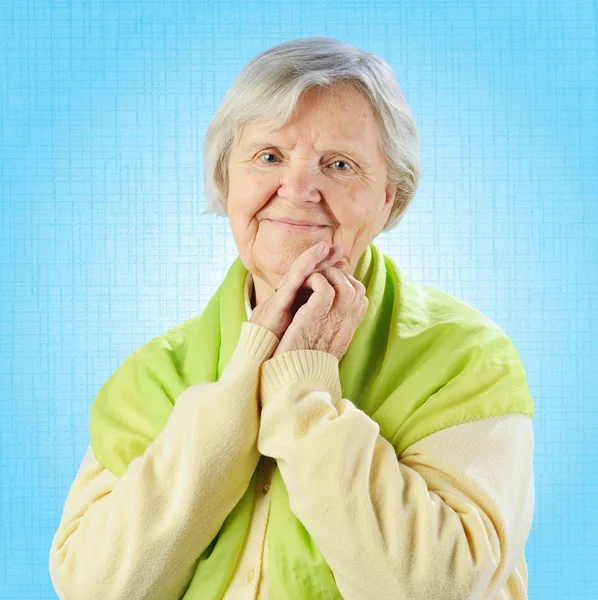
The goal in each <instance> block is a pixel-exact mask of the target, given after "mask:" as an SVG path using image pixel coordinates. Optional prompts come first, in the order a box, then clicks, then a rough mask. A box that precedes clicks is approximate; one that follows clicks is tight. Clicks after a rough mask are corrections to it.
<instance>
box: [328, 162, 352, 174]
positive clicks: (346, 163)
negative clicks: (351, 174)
mask: <svg viewBox="0 0 598 600" xmlns="http://www.w3.org/2000/svg"><path fill="white" fill-rule="evenodd" d="M336 163H344V164H345V165H347V166H348V167H351V165H350V164H349V163H348V162H347V161H344V160H335V161H334V162H333V163H331V164H333V165H334V164H336ZM340 170H341V171H347V170H348V169H340Z"/></svg>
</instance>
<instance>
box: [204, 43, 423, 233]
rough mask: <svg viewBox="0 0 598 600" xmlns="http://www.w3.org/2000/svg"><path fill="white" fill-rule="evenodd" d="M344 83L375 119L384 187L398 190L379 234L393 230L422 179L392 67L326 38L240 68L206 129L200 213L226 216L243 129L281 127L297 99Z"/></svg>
mask: <svg viewBox="0 0 598 600" xmlns="http://www.w3.org/2000/svg"><path fill="white" fill-rule="evenodd" d="M340 82H342V83H346V84H349V85H352V86H354V87H355V88H356V89H357V90H358V91H360V92H362V93H363V94H364V95H365V97H366V98H367V99H368V100H369V101H370V103H371V105H372V108H373V110H374V113H375V115H376V116H377V118H378V122H379V125H380V131H381V147H380V150H381V151H382V153H383V155H384V156H385V157H386V163H387V171H388V183H390V184H392V185H396V186H397V193H396V197H395V201H394V205H393V207H392V209H391V212H390V214H389V217H388V220H387V221H386V224H385V226H384V229H383V231H389V230H390V229H392V228H393V227H395V226H396V225H397V224H398V223H399V221H400V220H401V218H402V216H403V215H404V213H405V210H406V209H407V206H408V205H409V203H410V202H411V200H412V199H413V197H414V196H415V192H416V190H417V186H418V184H419V179H420V160H419V133H418V130H417V126H416V124H415V120H414V118H413V115H412V114H411V110H410V108H409V106H408V104H407V101H406V99H405V96H404V95H403V92H402V91H401V87H400V86H399V83H398V81H397V79H396V76H395V74H394V71H393V69H392V67H391V66H390V65H389V64H388V63H387V62H386V61H385V60H383V59H382V58H380V57H379V56H377V55H375V54H372V53H371V52H366V51H365V50H361V49H359V48H355V47H354V46H351V45H350V44H346V43H344V42H341V41H339V40H336V39H333V38H328V37H304V38H298V39H295V40H290V41H287V42H284V43H282V44H278V45H277V46H273V47H271V48H268V49H267V50H265V51H263V52H261V53H260V54H258V55H257V56H255V57H254V58H252V59H251V60H250V61H249V62H248V63H247V64H246V65H245V66H244V67H243V69H242V70H241V72H240V73H239V75H238V77H237V78H236V80H235V81H234V82H233V84H232V86H231V87H230V89H229V90H228V92H227V94H226V95H225V97H224V99H223V100H222V103H221V104H220V106H219V107H218V110H217V111H216V114H215V115H214V117H213V119H212V121H211V122H210V125H209V126H208V129H207V132H206V137H205V140H204V147H203V161H204V189H205V195H206V201H207V205H208V208H207V209H206V210H205V211H204V212H203V214H218V215H221V216H226V214H227V212H226V199H227V197H228V161H229V158H230V153H231V150H232V147H233V144H234V143H235V142H236V141H238V136H239V134H240V132H241V131H242V128H243V126H244V125H245V124H247V123H250V122H263V123H272V124H273V125H274V128H279V127H282V126H283V125H284V124H285V123H286V122H287V121H288V120H289V119H290V118H291V117H292V115H293V111H294V109H295V106H296V104H297V101H298V100H299V98H300V96H301V95H302V94H303V93H304V92H306V91H308V90H309V89H312V88H319V89H321V88H330V87H333V86H334V85H335V84H336V83H340Z"/></svg>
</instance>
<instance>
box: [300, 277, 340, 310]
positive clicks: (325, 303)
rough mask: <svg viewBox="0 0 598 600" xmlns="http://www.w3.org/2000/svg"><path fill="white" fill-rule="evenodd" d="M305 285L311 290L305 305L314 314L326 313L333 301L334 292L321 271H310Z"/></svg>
mask: <svg viewBox="0 0 598 600" xmlns="http://www.w3.org/2000/svg"><path fill="white" fill-rule="evenodd" d="M305 286H306V287H308V288H310V289H312V290H313V292H314V293H313V294H312V295H311V296H310V297H309V299H308V300H307V306H308V307H309V309H310V310H312V311H313V312H314V313H316V314H328V313H329V312H330V308H331V307H332V304H333V302H334V298H335V296H336V292H335V291H334V288H333V287H332V286H331V285H330V283H329V282H328V279H327V278H326V277H325V276H324V275H322V273H312V274H311V275H310V276H309V277H308V278H307V279H306V280H305Z"/></svg>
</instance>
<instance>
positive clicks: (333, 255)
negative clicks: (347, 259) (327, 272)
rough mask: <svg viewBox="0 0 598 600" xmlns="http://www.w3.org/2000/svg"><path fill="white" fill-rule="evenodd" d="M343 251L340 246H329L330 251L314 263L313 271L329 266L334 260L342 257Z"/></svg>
mask: <svg viewBox="0 0 598 600" xmlns="http://www.w3.org/2000/svg"><path fill="white" fill-rule="evenodd" d="M343 252H344V250H343V247H342V246H332V248H330V252H329V254H328V256H326V257H325V258H324V259H323V260H322V261H320V262H319V263H318V264H317V265H316V268H315V269H314V271H321V270H323V269H326V268H328V267H331V266H332V265H334V264H335V263H336V262H338V261H339V259H341V258H342V256H343Z"/></svg>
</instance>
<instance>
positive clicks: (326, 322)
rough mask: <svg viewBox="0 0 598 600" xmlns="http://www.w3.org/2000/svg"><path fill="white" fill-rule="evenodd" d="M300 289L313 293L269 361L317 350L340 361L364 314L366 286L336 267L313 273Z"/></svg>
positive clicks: (365, 310)
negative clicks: (290, 353)
mask: <svg viewBox="0 0 598 600" xmlns="http://www.w3.org/2000/svg"><path fill="white" fill-rule="evenodd" d="M303 287H306V288H310V289H312V290H313V294H312V295H311V296H310V297H309V299H308V301H307V302H306V303H305V304H304V305H303V306H301V307H300V308H299V310H298V311H297V312H296V314H295V316H294V317H293V320H292V322H291V324H290V325H289V327H288V328H287V330H286V331H285V333H284V335H283V336H282V339H281V340H280V343H279V344H278V346H277V348H276V350H275V351H274V354H273V355H272V358H274V357H275V356H277V355H279V354H282V353H283V352H290V351H291V350H320V351H322V352H328V353H330V354H334V356H336V357H337V359H338V360H339V361H340V359H341V358H342V356H343V355H344V354H345V352H346V351H347V348H348V347H349V344H350V343H351V340H352V339H353V336H354V334H355V332H356V331H357V328H358V327H359V326H360V325H361V322H362V321H363V318H364V317H365V314H366V312H367V308H368V299H367V297H366V295H365V291H366V290H365V286H364V285H363V284H362V283H361V282H360V281H358V280H357V279H355V278H354V277H353V276H352V275H349V274H348V273H344V272H343V271H342V270H340V269H337V268H336V267H328V268H326V269H324V270H323V271H321V272H320V273H312V274H311V275H310V276H309V277H308V278H307V279H306V280H305V282H304V284H303Z"/></svg>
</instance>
